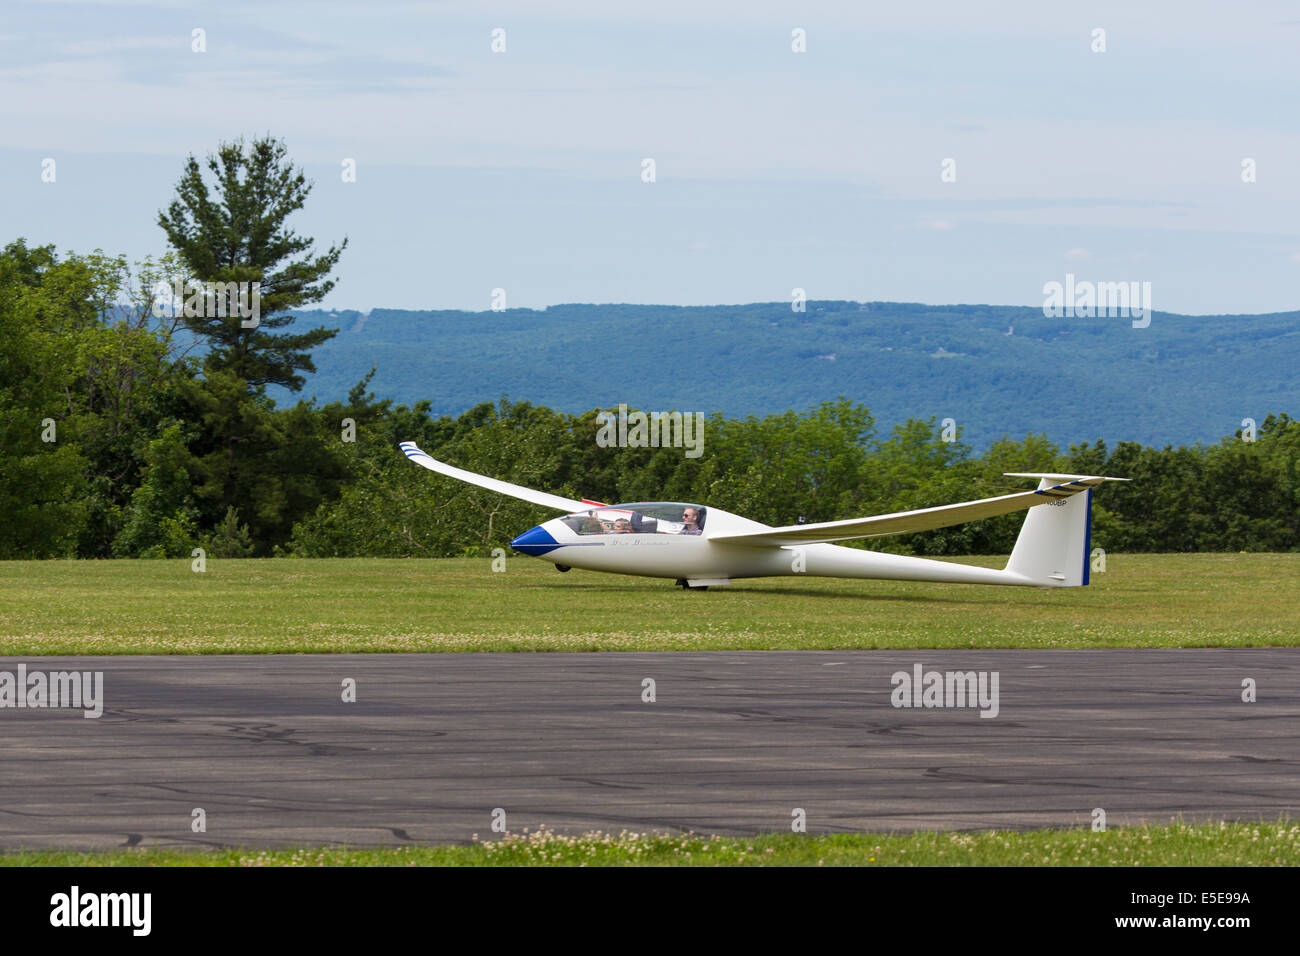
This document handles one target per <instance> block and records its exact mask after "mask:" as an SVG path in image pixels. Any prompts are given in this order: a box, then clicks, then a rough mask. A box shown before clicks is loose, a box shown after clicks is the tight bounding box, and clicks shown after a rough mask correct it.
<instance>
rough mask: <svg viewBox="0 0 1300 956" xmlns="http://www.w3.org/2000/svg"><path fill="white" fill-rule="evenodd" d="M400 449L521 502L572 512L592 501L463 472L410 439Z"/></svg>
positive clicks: (426, 464)
mask: <svg viewBox="0 0 1300 956" xmlns="http://www.w3.org/2000/svg"><path fill="white" fill-rule="evenodd" d="M401 449H402V451H404V452H405V453H406V457H407V458H409V459H411V461H413V462H415V463H416V464H417V465H423V466H424V467H425V468H428V469H429V470H430V471H436V472H437V473H438V474H440V475H446V476H447V477H448V478H455V479H457V480H459V481H465V482H468V483H469V484H471V485H478V486H479V487H480V488H487V489H488V490H489V491H496V492H500V493H501V494H503V495H510V496H511V497H513V498H519V499H520V500H522V501H528V502H531V503H533V504H535V505H541V506H542V507H544V508H554V509H556V510H557V511H564V512H567V513H569V514H572V513H573V512H575V511H585V510H587V509H589V508H590V507H591V505H592V504H593V502H588V501H574V500H573V499H572V498H561V497H560V496H559V495H551V494H547V493H546V492H545V491H534V490H533V489H532V488H525V487H524V486H523V485H512V484H511V483H510V482H508V481H501V480H500V479H498V478H488V477H486V476H484V475H476V474H474V472H472V471H465V470H464V469H463V468H455V467H453V466H451V465H448V464H446V463H445V462H441V461H438V460H437V459H435V458H430V457H429V456H428V455H427V454H425V453H424V452H422V451H420V449H419V447H418V446H417V445H416V444H415V442H413V441H404V442H402V444H401Z"/></svg>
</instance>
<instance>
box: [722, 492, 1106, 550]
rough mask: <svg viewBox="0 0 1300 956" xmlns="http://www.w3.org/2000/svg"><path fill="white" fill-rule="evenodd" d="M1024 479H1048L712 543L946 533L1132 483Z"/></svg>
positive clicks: (755, 543) (750, 543)
mask: <svg viewBox="0 0 1300 956" xmlns="http://www.w3.org/2000/svg"><path fill="white" fill-rule="evenodd" d="M1018 477H1026V478H1039V479H1042V480H1041V483H1040V487H1039V488H1037V489H1035V490H1034V491H1022V492H1018V493H1016V494H1013V495H1001V496H999V497H997V498H984V499H982V500H980V501H963V502H961V503H960V504H955V505H940V506H939V507H938V508H921V509H919V510H917V511H899V512H895V513H894V514H887V515H876V516H875V517H872V518H849V519H848V520H847V521H824V522H820V523H818V524H795V525H788V526H786V527H784V528H767V529H764V530H762V531H746V532H743V533H741V534H719V535H711V536H710V537H709V540H710V541H718V542H722V543H725V544H739V545H748V546H755V547H762V546H769V547H770V546H777V547H779V546H782V545H797V544H819V543H821V542H825V541H847V540H849V539H851V538H873V537H876V536H877V535H885V534H908V533H910V532H913V531H930V530H932V529H934V528H946V527H948V526H949V525H954V524H965V523H966V522H967V521H978V520H980V519H981V518H992V517H995V516H997V515H1005V514H1011V513H1012V512H1014V511H1023V510H1025V509H1026V508H1032V507H1034V506H1035V505H1043V504H1047V503H1048V502H1050V501H1060V500H1061V499H1063V498H1069V497H1071V496H1072V495H1077V494H1080V493H1081V492H1084V491H1087V490H1088V489H1089V488H1092V487H1095V486H1096V485H1100V484H1101V483H1102V482H1104V481H1127V480H1128V479H1127V478H1103V477H1099V476H1096V475H1046V474H1033V475H1028V474H1024V475H1020V476H1018ZM1055 479H1068V480H1066V481H1064V482H1063V483H1061V484H1057V485H1052V484H1049V482H1050V481H1052V480H1055Z"/></svg>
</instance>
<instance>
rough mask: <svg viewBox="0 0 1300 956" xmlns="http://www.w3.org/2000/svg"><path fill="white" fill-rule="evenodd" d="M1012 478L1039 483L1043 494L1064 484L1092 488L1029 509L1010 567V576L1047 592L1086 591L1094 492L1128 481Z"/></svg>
mask: <svg viewBox="0 0 1300 956" xmlns="http://www.w3.org/2000/svg"><path fill="white" fill-rule="evenodd" d="M1012 477H1019V478H1037V479H1039V481H1038V490H1039V491H1042V490H1044V489H1047V488H1056V487H1059V486H1060V485H1061V483H1062V482H1068V483H1069V484H1072V485H1074V484H1077V485H1082V486H1084V487H1086V488H1087V490H1086V491H1084V492H1083V493H1082V494H1072V495H1070V497H1061V498H1057V499H1056V500H1054V501H1049V502H1047V503H1045V504H1042V505H1038V506H1037V507H1034V508H1030V509H1029V513H1028V514H1026V515H1025V523H1024V524H1023V525H1022V526H1021V528H1020V536H1019V537H1018V538H1016V546H1015V548H1014V549H1013V550H1012V552H1011V559H1010V560H1009V561H1008V562H1007V570H1008V571H1010V572H1012V573H1014V574H1019V575H1021V576H1023V577H1026V578H1029V579H1031V580H1032V581H1034V582H1035V583H1037V584H1039V585H1040V586H1042V587H1057V588H1068V587H1083V586H1084V585H1086V584H1087V583H1088V569H1089V565H1090V563H1091V551H1092V488H1093V487H1094V486H1096V485H1099V484H1101V483H1102V482H1105V481H1128V479H1127V478H1103V477H1099V476H1094V475H1056V474H1045V473H1042V472H1028V473H1026V472H1017V473H1014V474H1013V475H1012Z"/></svg>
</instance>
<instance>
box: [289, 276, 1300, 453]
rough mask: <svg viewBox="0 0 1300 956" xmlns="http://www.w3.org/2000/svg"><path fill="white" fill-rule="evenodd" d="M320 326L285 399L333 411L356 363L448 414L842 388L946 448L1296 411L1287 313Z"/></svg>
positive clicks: (888, 313) (884, 307)
mask: <svg viewBox="0 0 1300 956" xmlns="http://www.w3.org/2000/svg"><path fill="white" fill-rule="evenodd" d="M297 316H298V321H296V322H295V323H294V324H293V326H292V328H296V329H301V328H303V327H317V326H324V327H327V328H337V329H339V334H338V335H337V336H335V337H334V338H333V339H332V340H331V341H329V342H327V343H326V344H324V345H322V346H319V347H317V348H316V349H315V351H314V352H313V358H314V361H315V364H316V368H317V371H316V373H315V374H314V375H309V376H307V385H306V387H305V388H304V389H303V391H302V392H301V393H299V395H298V396H293V395H290V394H289V393H288V392H286V391H284V390H282V389H273V390H272V397H274V398H275V399H277V401H279V402H281V403H282V404H283V403H285V402H292V401H294V400H296V398H297V397H304V398H310V397H312V396H313V395H314V396H315V397H317V398H318V399H319V400H320V401H322V402H329V401H334V400H340V399H343V398H344V397H345V396H346V395H347V392H348V390H349V389H350V388H352V386H354V385H355V384H356V383H357V382H358V381H359V380H360V379H361V378H362V377H363V376H364V375H365V374H366V373H367V372H369V371H370V369H371V368H372V367H374V368H375V369H376V372H375V376H374V378H373V380H372V381H371V383H370V389H371V390H372V391H373V392H374V393H375V394H376V395H377V396H378V397H380V398H388V399H392V400H393V401H394V402H395V403H399V404H405V405H413V404H414V403H416V402H418V401H421V400H428V401H429V402H431V404H432V409H433V412H434V413H435V414H447V415H453V416H454V415H458V414H460V413H461V412H464V411H465V410H466V409H468V408H471V407H472V406H474V405H476V404H478V403H480V402H485V401H491V402H495V401H496V400H498V399H499V398H501V397H502V396H503V395H508V396H509V397H510V399H511V400H513V401H520V400H527V401H529V402H532V403H533V404H534V405H545V406H549V407H550V408H553V409H556V410H558V411H564V412H571V413H579V412H583V411H588V410H590V409H593V408H611V409H612V408H617V407H618V405H619V404H620V403H626V404H627V405H628V406H629V407H631V408H641V409H644V410H647V411H654V410H670V409H676V410H679V411H690V412H696V411H699V412H704V413H705V414H706V415H709V414H712V413H713V412H721V413H723V414H724V415H726V416H727V417H742V418H743V417H745V416H747V415H756V416H759V417H762V416H763V415H766V414H770V413H779V412H784V411H787V410H790V409H794V410H796V411H803V410H805V409H807V408H809V407H810V406H814V405H817V404H818V403H820V402H823V401H828V400H833V399H835V398H837V397H838V396H841V395H843V396H845V397H846V398H849V399H851V400H853V401H856V402H861V403H862V404H864V405H866V406H867V407H868V408H870V409H871V412H872V415H873V416H874V417H875V420H876V426H877V429H878V431H879V432H880V433H882V434H886V433H888V430H889V429H890V427H891V426H893V425H895V424H898V423H901V422H902V421H904V420H906V419H908V418H936V419H938V420H942V419H944V418H952V419H954V420H955V421H956V423H957V425H958V426H959V427H960V429H961V437H962V440H963V441H964V442H966V443H967V444H969V445H971V446H973V447H974V448H976V449H977V450H983V449H984V448H986V447H987V446H988V444H989V443H990V442H992V441H994V440H996V439H997V438H1000V437H1003V436H1009V437H1012V438H1017V439H1019V438H1023V437H1024V436H1025V435H1026V434H1027V433H1030V432H1033V433H1041V434H1046V435H1047V436H1048V438H1050V439H1051V440H1052V441H1053V442H1055V443H1056V444H1057V445H1059V446H1060V447H1061V448H1062V449H1063V450H1064V449H1065V448H1067V447H1068V446H1069V445H1071V444H1074V443H1078V442H1088V443H1091V442H1093V441H1096V440H1097V439H1104V440H1105V441H1107V442H1108V443H1109V444H1111V445H1112V446H1113V444H1114V443H1115V442H1116V441H1118V440H1128V441H1139V442H1142V443H1144V444H1148V445H1153V446H1156V447H1163V446H1165V445H1170V444H1172V445H1180V444H1193V443H1196V442H1203V443H1213V442H1216V441H1218V440H1219V439H1221V438H1222V437H1224V436H1225V435H1231V434H1232V433H1233V431H1234V430H1236V429H1238V428H1240V427H1241V423H1242V420H1243V419H1245V418H1253V419H1255V420H1256V421H1257V422H1262V421H1263V420H1264V418H1265V416H1267V415H1268V414H1269V413H1276V412H1287V413H1289V414H1291V415H1292V416H1293V417H1300V386H1298V385H1297V372H1298V371H1300V312H1281V313H1272V314H1268V315H1215V316H1190V315H1176V314H1172V313H1165V312H1156V313H1154V315H1153V316H1152V318H1151V322H1150V325H1149V326H1148V327H1146V328H1133V327H1132V323H1131V321H1130V320H1129V319H1127V318H1104V317H1092V318H1046V317H1044V315H1043V312H1042V309H1041V308H1035V307H1020V306H989V305H951V306H932V305H922V304H912V303H895V302H861V303H860V302H842V301H810V302H808V303H807V306H806V311H805V312H802V313H800V312H794V311H793V310H792V309H791V306H790V303H789V302H768V303H754V304H750V305H735V306H663V305H577V304H575V305H556V306H551V307H549V308H546V309H542V310H533V309H508V310H505V311H501V312H490V311H489V312H462V311H452V310H437V311H408V310H400V309H373V310H372V311H370V312H368V313H362V312H358V311H351V310H348V311H335V312H326V311H323V310H312V311H305V312H300V313H297Z"/></svg>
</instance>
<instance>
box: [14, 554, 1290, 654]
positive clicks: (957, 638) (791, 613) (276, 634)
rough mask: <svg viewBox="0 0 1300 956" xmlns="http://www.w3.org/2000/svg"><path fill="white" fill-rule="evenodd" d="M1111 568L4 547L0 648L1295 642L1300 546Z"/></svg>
mask: <svg viewBox="0 0 1300 956" xmlns="http://www.w3.org/2000/svg"><path fill="white" fill-rule="evenodd" d="M968 563H972V564H982V565H985V566H998V565H1000V564H1001V559H994V558H983V559H979V558H976V559H968ZM1108 565H1109V566H1108V572H1107V573H1106V574H1096V575H1094V577H1093V580H1094V582H1095V583H1094V584H1093V585H1092V586H1090V587H1086V588H1069V589H1060V590H1054V591H1044V590H1037V589H1033V588H1004V587H987V586H985V587H981V586H974V585H944V584H919V583H905V582H892V581H863V580H840V579H826V578H768V579H760V580H751V581H739V582H737V583H736V584H734V585H733V586H731V587H729V588H712V589H710V590H708V591H682V590H681V589H679V588H677V587H674V586H673V584H672V582H671V581H666V580H663V579H650V578H634V577H625V576H620V575H610V574H598V573H595V572H584V571H578V570H575V571H571V572H569V573H568V574H560V573H558V572H557V571H556V570H555V569H554V568H553V567H552V566H551V565H550V564H547V563H544V562H542V561H539V560H537V559H533V558H527V557H510V558H509V559H508V560H507V564H506V570H505V571H504V572H503V573H494V572H493V571H492V570H491V562H490V560H489V559H486V558H482V559H476V558H475V559H444V560H381V559H337V560H301V559H298V560H295V559H263V560H222V559H210V560H209V561H208V563H207V570H206V571H205V572H203V573H196V572H194V571H192V570H191V569H190V562H189V560H188V559H186V560H173V561H13V562H0V654H8V655H37V654H229V653H330V652H345V651H373V652H381V651H382V652H389V651H631V650H739V649H800V648H826V649H845V648H994V647H1024V648H1033V647H1042V648H1054V647H1059V648H1066V647H1069V648H1086V647H1252V646H1253V647H1259V646H1277V645H1288V646H1294V645H1296V644H1300V554H1197V555H1110V556H1109V559H1108Z"/></svg>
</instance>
